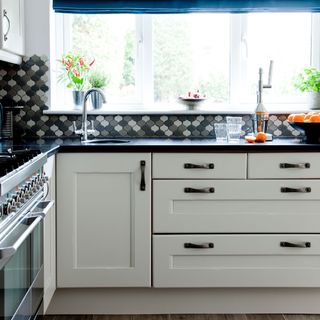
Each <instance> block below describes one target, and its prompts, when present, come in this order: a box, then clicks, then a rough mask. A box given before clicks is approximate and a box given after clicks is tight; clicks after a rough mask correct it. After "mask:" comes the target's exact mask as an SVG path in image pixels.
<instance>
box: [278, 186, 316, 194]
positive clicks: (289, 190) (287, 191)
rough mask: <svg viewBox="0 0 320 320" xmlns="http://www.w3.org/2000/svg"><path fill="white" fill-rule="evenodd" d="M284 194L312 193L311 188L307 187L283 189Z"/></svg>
mask: <svg viewBox="0 0 320 320" xmlns="http://www.w3.org/2000/svg"><path fill="white" fill-rule="evenodd" d="M280 190H281V192H282V193H294V192H296V193H310V192H311V188H310V187H306V188H288V187H282V188H281V189H280Z"/></svg>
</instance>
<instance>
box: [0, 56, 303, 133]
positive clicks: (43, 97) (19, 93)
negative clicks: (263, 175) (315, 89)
mask: <svg viewBox="0 0 320 320" xmlns="http://www.w3.org/2000/svg"><path fill="white" fill-rule="evenodd" d="M48 91H49V61H48V58H47V57H45V56H42V57H40V56H36V55H34V56H32V57H28V58H24V60H23V63H22V64H21V65H20V66H16V65H12V64H8V63H5V62H0V98H1V102H2V104H3V105H5V106H18V105H20V106H21V105H22V106H24V107H23V109H21V110H17V112H16V114H15V117H14V133H15V135H16V136H25V137H30V138H39V137H40V138H51V137H52V138H56V137H59V138H63V137H69V138H70V137H73V136H75V134H74V132H73V121H76V122H77V124H78V126H80V119H81V116H78V115H45V114H43V110H47V109H48ZM242 116H243V127H242V129H243V132H242V134H243V135H244V134H245V133H246V132H248V131H251V128H252V121H251V116H250V115H242ZM286 118H287V115H271V116H270V120H269V124H268V132H270V133H273V135H274V136H283V137H292V136H299V132H298V131H296V130H293V129H292V128H291V126H290V125H289V124H288V123H287V121H286ZM88 120H90V121H91V120H93V121H94V124H95V129H96V130H97V133H96V134H95V136H104V137H106V136H107V137H189V138H190V137H198V138H199V137H203V138H206V137H214V127H213V124H214V123H215V122H223V121H225V115H208V114H204V115H201V114H200V115H197V114H193V115H190V114H189V115H165V114H164V115H95V116H89V117H88Z"/></svg>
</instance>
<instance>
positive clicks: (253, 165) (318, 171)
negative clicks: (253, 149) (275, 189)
mask: <svg viewBox="0 0 320 320" xmlns="http://www.w3.org/2000/svg"><path fill="white" fill-rule="evenodd" d="M248 178H249V179H320V153H318V152H308V153H305V152H295V153H283V152H282V153H267V154H266V153H252V154H249V155H248Z"/></svg>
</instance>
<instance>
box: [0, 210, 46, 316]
mask: <svg viewBox="0 0 320 320" xmlns="http://www.w3.org/2000/svg"><path fill="white" fill-rule="evenodd" d="M42 246H43V217H42V216H36V215H34V214H32V212H31V213H29V214H28V215H26V216H25V217H23V218H22V219H21V221H19V222H18V223H17V224H16V225H15V227H14V228H13V230H12V231H11V232H10V233H9V235H8V236H7V237H6V238H5V239H4V240H3V241H1V244H0V319H1V320H2V319H3V320H9V319H15V320H17V319H19V320H20V319H30V318H32V317H33V316H34V315H35V314H36V313H37V310H38V308H39V306H40V304H41V302H42V297H43V248H42Z"/></svg>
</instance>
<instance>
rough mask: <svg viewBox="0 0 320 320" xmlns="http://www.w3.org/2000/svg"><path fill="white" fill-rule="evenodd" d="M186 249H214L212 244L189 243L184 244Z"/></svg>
mask: <svg viewBox="0 0 320 320" xmlns="http://www.w3.org/2000/svg"><path fill="white" fill-rule="evenodd" d="M184 247H185V248H186V249H211V248H214V244H213V243H212V242H208V243H191V242H187V243H185V244H184Z"/></svg>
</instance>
